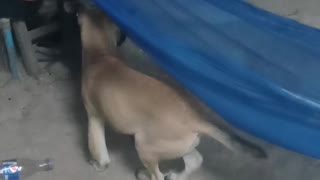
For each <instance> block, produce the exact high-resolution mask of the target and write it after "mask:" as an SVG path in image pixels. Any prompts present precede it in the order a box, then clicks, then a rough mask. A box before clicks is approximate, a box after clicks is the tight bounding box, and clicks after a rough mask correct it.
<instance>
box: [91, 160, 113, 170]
mask: <svg viewBox="0 0 320 180" xmlns="http://www.w3.org/2000/svg"><path fill="white" fill-rule="evenodd" d="M89 163H90V164H91V165H92V166H93V168H94V169H95V170H96V171H98V172H102V171H105V170H106V169H107V168H108V167H109V163H110V162H107V163H99V162H98V161H96V160H93V159H90V160H89Z"/></svg>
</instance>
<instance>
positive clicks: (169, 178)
mask: <svg viewBox="0 0 320 180" xmlns="http://www.w3.org/2000/svg"><path fill="white" fill-rule="evenodd" d="M177 179H178V173H176V172H169V173H167V174H166V175H165V180H177Z"/></svg>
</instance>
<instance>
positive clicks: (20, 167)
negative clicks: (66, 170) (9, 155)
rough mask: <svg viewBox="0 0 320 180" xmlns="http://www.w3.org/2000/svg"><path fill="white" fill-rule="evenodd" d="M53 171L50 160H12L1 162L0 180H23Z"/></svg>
mask: <svg viewBox="0 0 320 180" xmlns="http://www.w3.org/2000/svg"><path fill="white" fill-rule="evenodd" d="M52 169H53V163H52V160H51V159H45V160H32V159H14V160H6V161H2V162H1V164H0V180H2V179H3V180H19V179H25V178H28V177H30V176H32V175H33V174H35V173H37V172H41V171H50V170H52Z"/></svg>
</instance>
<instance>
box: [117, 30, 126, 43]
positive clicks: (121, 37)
mask: <svg viewBox="0 0 320 180" xmlns="http://www.w3.org/2000/svg"><path fill="white" fill-rule="evenodd" d="M126 39H127V36H126V34H125V33H124V32H123V31H121V30H120V29H118V30H117V44H116V45H117V46H118V47H119V46H121V45H122V44H123V43H124V42H125V41H126Z"/></svg>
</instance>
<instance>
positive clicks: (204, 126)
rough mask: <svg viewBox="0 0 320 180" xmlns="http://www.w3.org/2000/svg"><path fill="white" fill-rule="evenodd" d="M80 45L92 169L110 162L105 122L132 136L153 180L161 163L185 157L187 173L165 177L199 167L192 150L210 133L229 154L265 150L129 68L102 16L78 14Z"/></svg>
mask: <svg viewBox="0 0 320 180" xmlns="http://www.w3.org/2000/svg"><path fill="white" fill-rule="evenodd" d="M79 24H80V27H81V39H82V47H83V79H82V95H83V100H84V104H85V107H86V110H87V113H88V117H89V131H88V133H89V150H90V152H91V155H92V157H93V159H94V160H95V161H96V167H97V168H98V167H105V166H106V165H108V164H109V163H110V159H109V155H108V149H107V146H106V142H105V134H104V124H105V122H107V123H108V124H109V125H110V126H111V127H113V128H114V129H115V130H116V131H118V132H120V133H123V134H128V135H132V136H134V139H135V147H136V149H137V152H138V154H139V157H140V159H141V161H142V163H143V165H144V166H145V167H146V169H147V171H148V172H149V173H148V174H149V175H150V178H151V180H164V175H163V174H162V173H161V172H160V170H159V162H160V161H161V160H168V159H175V158H180V157H183V159H184V162H185V170H184V171H183V172H182V173H180V174H174V173H172V174H170V175H169V176H168V178H169V179H178V180H182V179H186V178H187V176H188V175H189V174H191V173H192V172H193V171H195V170H197V169H198V168H199V167H200V166H201V163H202V156H201V154H200V153H199V152H198V151H197V150H196V149H195V148H196V146H197V145H198V144H199V136H200V135H208V136H210V137H212V138H214V139H215V140H217V141H219V142H220V143H222V144H223V145H224V146H226V147H227V148H228V149H230V150H233V151H238V150H242V151H247V152H249V153H252V154H254V155H256V156H260V155H261V156H263V155H264V152H263V151H262V150H261V149H259V148H258V147H255V146H253V145H251V146H248V143H247V145H246V146H245V145H242V144H241V143H239V142H238V141H236V140H235V138H234V137H231V136H230V135H228V134H226V133H225V132H223V131H221V130H220V129H218V128H216V127H215V126H213V125H212V124H210V123H208V122H206V121H205V120H202V119H201V118H200V116H199V114H197V113H196V112H195V111H194V110H193V109H192V107H191V105H190V104H189V103H188V102H187V101H186V100H185V99H184V98H183V96H181V95H180V94H179V93H177V92H176V91H175V90H173V89H172V88H170V87H169V86H167V85H166V84H164V83H162V82H160V81H158V80H156V79H154V78H152V77H149V76H147V75H145V74H142V73H140V72H138V71H135V70H134V69H131V68H129V67H128V66H127V65H125V64H124V63H122V61H121V57H120V56H119V55H118V53H117V47H116V42H117V38H118V35H119V29H118V28H117V26H116V25H115V24H113V23H112V21H111V20H110V19H108V18H107V17H106V16H105V15H104V14H103V13H102V12H100V11H99V10H96V9H87V10H84V11H83V12H81V13H80V14H79Z"/></svg>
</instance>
